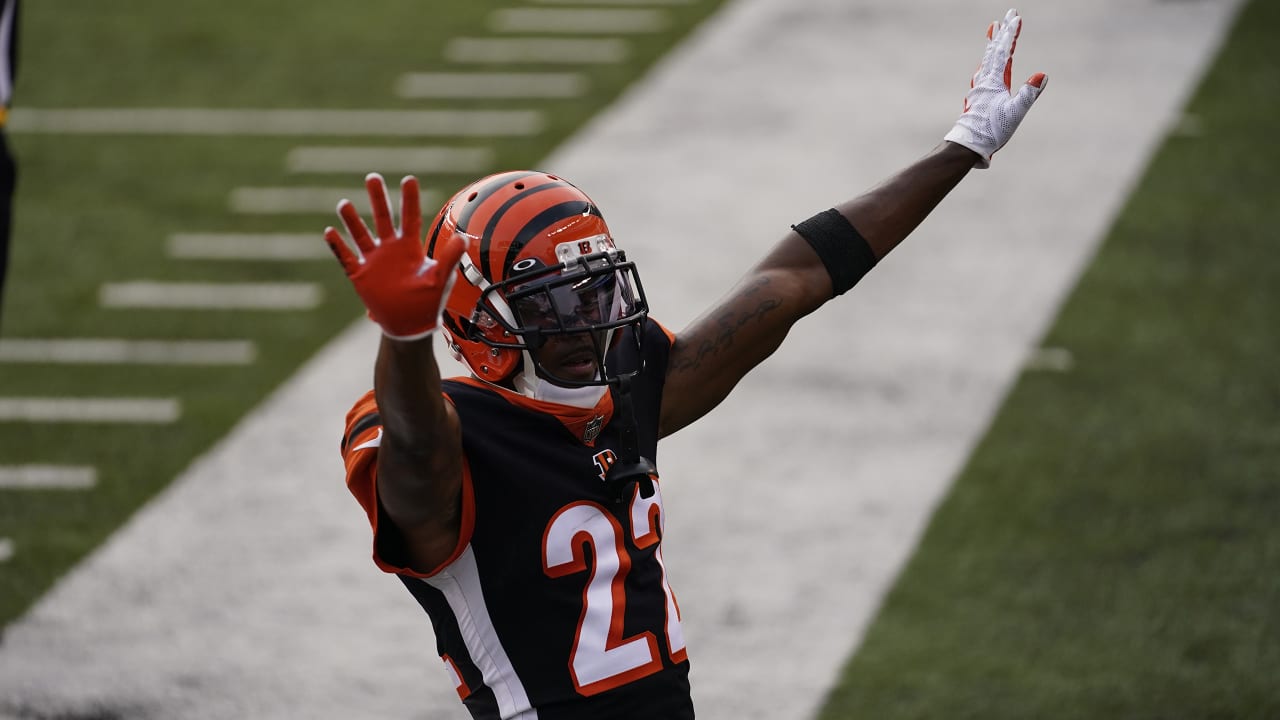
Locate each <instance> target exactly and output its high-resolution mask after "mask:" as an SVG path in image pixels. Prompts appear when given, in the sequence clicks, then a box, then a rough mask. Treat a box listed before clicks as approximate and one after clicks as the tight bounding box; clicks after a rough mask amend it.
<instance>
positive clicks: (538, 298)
mask: <svg viewBox="0 0 1280 720" xmlns="http://www.w3.org/2000/svg"><path fill="white" fill-rule="evenodd" d="M556 258H557V259H559V260H560V261H561V262H560V263H559V264H557V265H553V266H551V267H547V266H546V265H545V264H544V263H542V262H541V261H540V260H538V259H537V258H526V259H523V260H520V261H517V262H516V263H514V264H513V265H512V268H511V274H510V276H509V277H508V279H507V280H505V281H503V282H499V283H492V284H488V285H487V286H486V287H484V288H483V289H482V291H481V294H480V300H479V302H478V303H477V305H476V310H475V313H474V314H473V315H472V318H471V325H472V327H473V328H475V329H477V330H484V329H487V330H488V331H487V332H473V333H472V335H471V336H472V338H474V339H477V340H480V341H481V342H484V343H485V344H486V345H489V346H490V347H492V348H496V349H499V350H518V351H520V352H521V353H522V355H523V357H524V363H525V373H524V378H523V383H524V384H526V385H537V384H539V381H540V380H544V381H547V382H550V383H552V384H554V385H557V386H559V387H562V388H581V387H590V386H604V385H608V384H610V383H611V382H614V381H616V380H617V378H618V377H620V376H621V375H623V374H627V375H630V374H634V373H635V372H636V371H637V370H638V368H618V367H611V366H610V365H609V350H610V348H611V347H612V346H613V343H614V342H615V341H616V340H617V337H618V336H617V331H618V330H620V329H623V328H625V327H628V326H632V327H633V328H634V330H633V332H632V333H630V335H631V337H632V341H633V342H635V343H636V344H637V346H638V345H639V342H640V335H641V332H640V327H639V326H640V324H641V323H642V322H643V320H644V318H645V317H646V316H647V314H648V304H647V303H646V301H645V298H644V289H643V287H642V286H641V285H640V278H639V275H638V274H637V273H636V269H635V264H634V263H632V262H628V261H627V260H626V256H625V254H624V253H623V252H622V251H620V250H617V249H616V248H614V247H613V242H612V240H611V239H610V238H609V237H608V236H607V235H601V236H597V237H592V238H587V239H584V240H575V241H570V242H565V243H561V244H560V245H558V246H557V247H556ZM574 366H581V367H582V371H581V372H577V373H575V372H572V369H573V367H574ZM566 368H567V369H568V370H567V371H566Z"/></svg>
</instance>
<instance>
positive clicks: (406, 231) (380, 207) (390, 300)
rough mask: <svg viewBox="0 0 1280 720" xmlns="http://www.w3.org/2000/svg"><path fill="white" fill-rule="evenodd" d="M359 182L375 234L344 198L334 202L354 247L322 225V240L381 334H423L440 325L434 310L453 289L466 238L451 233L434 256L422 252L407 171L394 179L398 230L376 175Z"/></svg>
mask: <svg viewBox="0 0 1280 720" xmlns="http://www.w3.org/2000/svg"><path fill="white" fill-rule="evenodd" d="M364 184H365V189H366V190H367V191H368V193H369V203H370V205H371V206H372V209H373V227H374V231H375V233H376V234H374V235H370V234H369V228H368V226H366V225H365V223H364V220H363V219H362V218H361V217H360V212H359V211H358V210H356V208H355V205H353V204H352V203H351V201H350V200H347V199H345V198H344V199H343V200H342V201H341V202H339V203H338V216H339V217H340V218H341V219H342V224H343V225H345V226H346V228H347V233H348V234H349V235H350V236H351V240H352V243H353V244H354V248H353V247H352V246H351V245H348V244H347V243H346V242H345V241H344V240H343V238H342V235H341V234H339V232H338V231H337V230H336V229H335V228H333V227H328V228H325V231H324V239H325V242H326V243H328V244H329V249H330V250H332V251H333V254H334V255H335V256H337V258H338V262H340V263H342V269H343V270H344V271H346V273H347V277H348V278H349V279H350V280H351V284H352V285H353V286H354V287H355V289H356V294H357V295H359V296H360V300H361V301H362V302H363V303H364V306H365V309H366V310H368V312H369V317H370V318H372V319H373V321H374V322H376V323H378V325H380V326H381V327H382V332H383V333H384V334H385V335H386V336H387V337H389V338H391V339H393V340H418V339H421V338H424V337H426V336H428V335H430V334H431V333H433V332H435V330H436V328H438V327H439V326H440V312H441V310H443V308H444V304H445V301H446V300H448V297H449V291H450V290H451V289H452V288H453V281H454V278H455V275H456V274H455V273H454V269H455V268H456V267H457V265H458V261H459V260H460V259H461V258H462V254H463V253H464V252H466V249H467V241H466V238H464V237H463V236H461V235H457V234H455V235H453V236H451V237H450V238H448V239H447V240H445V241H444V242H441V243H440V244H439V245H438V247H437V249H436V252H435V257H427V254H426V251H425V250H424V249H423V246H422V210H421V208H420V200H419V197H418V180H417V178H414V177H413V176H407V177H405V178H404V179H403V180H402V181H401V182H400V228H399V230H397V229H396V226H395V223H394V221H393V220H392V210H391V198H390V196H389V195H388V193H387V186H386V183H385V182H384V181H383V179H382V176H381V175H379V174H377V173H370V174H369V175H368V176H366V177H365V179H364Z"/></svg>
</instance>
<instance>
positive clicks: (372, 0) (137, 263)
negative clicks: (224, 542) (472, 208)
mask: <svg viewBox="0 0 1280 720" xmlns="http://www.w3.org/2000/svg"><path fill="white" fill-rule="evenodd" d="M719 4H720V0H704V1H702V2H698V3H690V4H687V5H676V6H672V7H670V8H668V9H667V11H668V12H669V13H670V16H671V18H672V21H671V23H670V28H669V29H668V30H667V31H665V32H661V33H656V34H652V35H650V34H639V35H634V36H628V42H629V44H630V50H631V52H630V56H629V58H628V60H627V62H625V63H621V64H618V65H589V66H585V67H582V68H571V67H564V66H552V65H536V66H504V65H485V66H481V67H470V68H458V67H451V66H449V65H448V64H447V63H446V62H445V61H444V56H443V50H444V48H445V46H446V43H447V42H448V40H449V39H450V38H452V37H456V36H470V37H483V36H490V35H491V33H490V31H489V29H488V27H487V18H488V16H489V14H490V12H491V11H492V10H493V9H495V8H498V7H502V6H503V5H505V3H502V2H498V1H497V0H468V2H456V3H422V2H414V1H411V0H367V1H366V2H361V3H351V2H343V1H339V0H273V2H270V3H261V2H257V1H256V0H217V2H214V0H190V1H188V2H182V3H173V2H168V1H161V0H133V1H131V2H129V3H125V4H123V5H122V4H120V3H104V2H99V1H98V0H59V2H57V3H40V2H36V3H26V4H24V5H23V12H22V16H21V28H20V33H21V48H22V58H21V63H20V66H19V76H18V82H17V87H16V93H15V101H16V103H15V104H16V108H17V109H18V110H19V111H21V110H22V109H31V108H36V109H44V108H103V107H109V108H128V107H142V108H151V107H181V108H227V109H236V108H305V109H430V108H440V107H450V108H493V109H534V110H543V111H545V114H546V117H547V128H546V130H545V131H544V132H543V133H541V134H539V135H538V136H536V137H533V138H519V139H503V140H495V141H493V142H485V141H483V140H477V139H475V138H434V137H432V138H427V137H406V138H396V139H392V140H386V139H377V138H373V139H370V138H359V139H352V138H343V137H321V138H315V137H309V138H279V137H276V138H271V137H249V136H236V137H227V136H224V137H192V136H172V135H171V136H137V135H129V136H122V135H110V136H106V135H104V136H86V135H46V134H39V133H13V134H11V135H10V137H9V142H10V144H11V146H12V147H13V149H14V153H15V155H16V156H17V161H18V166H19V176H20V179H19V190H18V194H17V197H16V210H15V216H16V217H15V224H14V231H13V242H12V247H11V258H10V266H9V278H8V282H7V284H6V288H5V298H4V301H5V302H4V308H3V310H4V314H3V318H0V332H2V333H3V337H6V338H59V337H67V338H75V337H119V338H132V339H166V340H170V339H173V340H176V339H223V338H244V339H249V340H252V341H253V342H255V343H256V344H257V347H258V355H259V356H258V360H257V361H256V362H255V363H254V364H252V365H250V366H247V367H230V368H208V367H170V368H164V367H146V366H132V367H112V366H97V367H95V366H69V365H63V366H55V365H50V366H45V365H38V364H3V365H0V396H19V397H28V396H30V397H43V396H52V397H67V396H76V395H90V396H148V397H176V398H179V399H180V401H181V403H182V409H183V414H182V418H181V421H180V422H178V423H176V424H174V425H172V426H119V425H93V424H85V423H73V424H28V423H20V422H3V421H0V465H17V464H70V465H90V466H93V467H96V468H97V470H98V476H99V482H98V486H97V487H96V488H95V489H93V490H92V491H88V492H67V491H31V490H21V491H19V490H0V538H10V539H12V541H13V547H14V548H15V550H16V552H15V554H14V556H13V558H12V559H10V560H9V561H8V562H5V563H0V626H3V625H4V624H6V623H8V622H10V621H11V620H13V619H14V618H16V617H18V616H19V615H20V614H21V613H22V612H23V611H24V610H25V609H26V608H28V607H29V606H30V604H31V603H32V602H33V601H34V600H35V599H37V598H38V597H40V595H41V594H42V593H44V592H45V591H46V590H47V589H48V588H49V587H50V585H51V584H52V583H53V582H54V581H55V580H56V579H57V578H58V577H59V576H60V575H62V574H63V573H64V572H66V571H67V570H68V569H69V568H70V567H72V566H73V565H74V564H75V563H76V562H77V561H79V560H80V559H81V558H83V557H84V556H85V554H86V553H88V552H89V551H90V550H92V549H93V548H94V547H95V546H97V545H98V544H99V543H101V542H102V540H103V539H105V538H106V537H107V536H108V535H110V533H111V532H112V531H113V530H115V529H116V528H117V527H119V526H120V524H121V523H123V522H124V521H125V520H126V519H127V518H128V517H129V515H130V514H131V513H133V512H134V511H135V510H136V509H137V508H138V507H140V506H141V505H142V503H144V502H145V501H146V500H147V499H148V498H150V497H151V496H152V495H154V494H155V493H156V492H158V491H159V490H161V489H162V488H164V487H165V486H166V485H167V484H168V483H169V482H170V481H171V480H172V479H173V478H175V477H176V476H177V475H179V474H180V473H181V472H182V470H183V468H184V467H186V466H187V465H188V464H189V463H190V462H191V461H192V460H193V459H194V458H195V457H197V456H198V455H199V454H200V453H202V452H204V451H206V450H207V449H208V448H209V447H210V446H211V445H212V444H213V443H214V442H215V441H216V440H217V439H218V438H220V437H221V436H223V435H224V434H226V432H227V431H228V430H229V429H230V427H231V426H232V425H233V424H234V423H235V422H236V420H238V419H239V418H240V417H242V416H243V415H244V414H245V413H246V412H248V411H249V409H251V408H252V407H253V406H254V405H255V404H257V403H258V402H260V401H261V400H262V399H263V398H265V397H266V396H268V395H269V394H270V392H271V391H272V390H273V389H274V388H275V387H276V386H278V385H279V384H280V383H281V382H282V381H283V380H284V379H285V378H287V377H288V376H289V375H290V374H292V373H293V371H294V370H296V369H297V367H298V366H299V365H300V364H301V363H302V362H304V361H305V360H306V359H307V358H308V357H309V356H310V355H311V354H313V353H314V352H315V351H316V350H317V349H318V348H319V347H320V346H321V345H322V344H323V343H324V342H325V341H327V340H328V339H330V338H331V337H333V335H334V334H335V333H337V332H338V331H339V330H340V329H342V328H343V327H346V326H347V325H348V324H350V323H351V322H352V321H353V320H355V319H356V318H357V317H358V316H359V315H360V314H361V308H360V306H359V302H358V300H356V298H355V296H354V294H353V293H352V292H351V290H350V288H349V287H348V285H347V283H346V280H345V278H344V277H343V276H342V273H341V272H340V271H339V270H338V268H337V265H336V263H333V262H332V261H328V260H322V261H318V262H307V261H302V262H291V263H279V262H271V263H268V262H250V261H241V262H199V261H192V260H173V259H169V258H167V257H166V255H165V252H164V248H165V241H166V238H167V237H168V236H169V235H170V234H172V233H176V232H254V233H260V232H261V233H266V232H289V233H315V236H316V242H317V243H320V242H321V240H320V233H321V231H322V230H323V228H324V226H325V225H326V224H330V223H332V222H334V219H335V218H334V217H333V216H332V214H331V213H325V214H323V215H306V214H297V215H282V216H261V215H236V214H233V213H231V212H229V211H228V196H229V195H230V193H231V191H232V190H233V189H234V188H237V187H242V186H249V187H256V186H307V185H315V186H326V187H332V186H338V187H349V188H350V189H351V193H352V196H353V197H354V196H356V195H357V194H358V193H361V192H363V190H362V176H363V172H361V173H352V174H342V173H339V174H321V175H305V176H299V175H292V174H290V173H288V172H286V169H285V163H284V159H285V157H286V154H287V153H288V151H289V150H290V149H291V148H292V147H295V146H297V145H325V144H332V145H342V144H360V145H379V144H394V145H413V144H453V145H459V146H470V145H477V144H484V145H486V146H488V147H491V148H493V149H494V151H495V153H496V159H495V162H494V167H493V168H492V170H495V171H496V170H499V169H505V168H512V167H528V166H536V164H537V162H538V161H539V160H540V159H542V158H543V157H545V156H546V155H547V154H548V153H550V152H551V151H552V149H554V148H555V147H556V146H557V145H558V144H559V143H560V142H562V141H563V140H564V139H566V138H567V137H569V136H570V135H571V134H572V133H573V132H574V131H576V130H577V129H578V128H579V127H580V126H581V125H582V124H583V123H584V122H585V121H586V120H588V119H589V118H590V117H592V116H593V115H594V114H595V113H596V112H598V111H599V110H600V109H601V108H603V107H605V106H606V105H608V104H609V103H610V102H612V101H613V100H614V99H615V98H616V97H617V96H618V94H619V93H620V92H622V90H623V89H624V88H625V87H626V86H627V85H628V84H629V83H630V82H632V81H633V80H635V79H636V78H637V77H639V76H641V75H642V74H643V73H644V72H645V71H646V69H647V68H648V67H649V66H650V65H651V64H652V63H653V61H654V60H656V59H657V58H658V57H661V56H662V55H663V54H664V53H665V52H666V51H667V50H669V49H670V48H671V47H672V46H673V45H674V44H675V43H676V42H678V41H679V40H680V38H681V37H683V36H684V35H685V34H686V33H687V32H689V31H690V30H691V29H693V28H694V27H696V26H697V24H698V23H699V22H701V21H702V20H703V19H704V18H706V17H707V16H709V15H710V14H711V13H712V12H714V11H715V10H716V8H717V7H718V6H719ZM458 69H475V70H494V71H519V70H547V71H556V70H577V71H581V72H584V73H586V74H587V76H588V86H589V92H588V93H587V94H586V95H584V96H582V97H579V98H575V99H572V100H521V101H497V100H488V101H469V102H465V103H461V102H444V101H419V100H406V99H401V98H398V97H397V96H396V95H395V93H394V84H395V80H396V78H397V77H398V76H399V75H400V74H401V73H404V72H420V71H432V70H436V71H440V70H458ZM368 169H369V170H377V169H379V168H368ZM396 179H398V178H396V177H392V180H393V182H394V180H396ZM421 179H422V182H423V185H424V187H425V188H429V189H434V190H437V191H438V192H439V193H441V195H442V196H444V197H447V196H448V194H449V193H451V192H452V191H453V190H454V189H456V188H457V187H460V186H462V185H463V184H465V183H466V182H468V181H469V180H471V179H473V178H471V177H469V176H468V177H463V176H456V175H431V174H422V175H421ZM139 279H147V280H159V281H166V282H187V281H201V282H204V281H209V282H314V283H319V284H320V285H321V286H322V288H323V290H324V301H323V303H322V304H321V305H320V307H318V308H317V309H315V310H313V311H290V312H259V313H253V312H230V311H184V312H180V311H168V310H118V309H104V308H101V307H99V306H98V304H97V299H98V292H99V288H100V286H101V285H102V284H103V283H106V282H121V281H129V280H139Z"/></svg>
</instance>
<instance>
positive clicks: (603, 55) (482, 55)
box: [444, 37, 631, 65]
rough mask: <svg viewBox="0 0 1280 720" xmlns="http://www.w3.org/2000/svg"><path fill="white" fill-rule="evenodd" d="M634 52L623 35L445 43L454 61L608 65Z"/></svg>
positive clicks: (462, 39)
mask: <svg viewBox="0 0 1280 720" xmlns="http://www.w3.org/2000/svg"><path fill="white" fill-rule="evenodd" d="M630 54H631V49H630V45H628V44H627V41H626V40H623V39H621V38H469V37H460V38H454V39H452V40H450V41H449V44H448V45H447V46H445V50H444V57H445V59H446V60H448V61H449V62H453V63H484V64H497V63H517V62H527V63H547V64H561V65H609V64H614V63H620V62H622V61H624V60H626V59H627V57H628V56H630Z"/></svg>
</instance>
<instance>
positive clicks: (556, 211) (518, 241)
mask: <svg viewBox="0 0 1280 720" xmlns="http://www.w3.org/2000/svg"><path fill="white" fill-rule="evenodd" d="M581 215H595V216H596V217H600V210H599V209H598V208H596V206H595V205H592V204H591V203H588V202H583V201H581V200H570V201H569V202H564V203H560V204H559V205H552V206H551V207H549V208H547V209H546V210H543V211H542V212H540V213H538V214H537V216H535V217H534V218H533V219H532V220H530V221H529V222H528V223H526V224H525V226H524V227H522V228H520V232H518V233H516V237H515V239H513V240H512V241H511V245H510V247H508V248H507V256H506V257H505V258H503V260H502V268H503V270H504V273H503V275H504V276H505V275H506V273H505V270H506V269H507V268H509V267H511V264H512V263H514V262H515V261H516V255H518V254H519V253H520V251H521V250H523V249H524V246H525V245H527V244H529V241H530V240H532V239H533V238H534V236H535V235H537V234H538V233H540V232H542V231H543V230H546V229H547V228H548V227H550V226H552V225H554V224H555V223H558V222H560V221H561V220H564V219H565V218H571V217H575V216H581ZM490 224H492V223H490ZM488 235H489V233H488V228H486V232H485V237H486V238H487V237H488Z"/></svg>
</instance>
